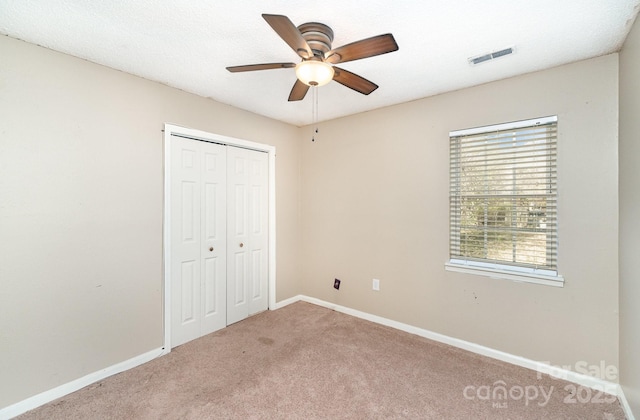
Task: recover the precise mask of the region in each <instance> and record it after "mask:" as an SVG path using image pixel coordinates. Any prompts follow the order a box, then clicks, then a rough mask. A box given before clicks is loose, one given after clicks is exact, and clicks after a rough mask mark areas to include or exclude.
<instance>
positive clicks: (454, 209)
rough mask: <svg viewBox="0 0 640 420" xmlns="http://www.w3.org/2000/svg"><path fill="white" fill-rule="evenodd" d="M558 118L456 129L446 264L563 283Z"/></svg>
mask: <svg viewBox="0 0 640 420" xmlns="http://www.w3.org/2000/svg"><path fill="white" fill-rule="evenodd" d="M556 132H557V117H546V118H540V119H536V120H527V121H519V122H515V123H509V124H501V125H495V126H489V127H481V128H474V129H468V130H460V131H453V132H451V133H449V138H450V174H449V176H450V181H449V188H450V189H449V200H450V204H449V207H450V226H449V229H450V234H449V237H450V242H449V256H450V260H449V263H447V265H446V268H447V269H448V270H452V271H463V272H471V273H474V274H482V275H488V276H491V277H501V278H508V279H512V280H518V281H528V282H535V283H544V284H550V285H556V286H561V285H562V280H563V279H562V277H560V276H559V275H558V271H557V242H558V240H557V230H558V223H557V221H558V219H557V214H558V213H557V182H556V150H557V149H556V137H557V136H556Z"/></svg>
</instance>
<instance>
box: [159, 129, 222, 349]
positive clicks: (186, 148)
mask: <svg viewBox="0 0 640 420" xmlns="http://www.w3.org/2000/svg"><path fill="white" fill-rule="evenodd" d="M170 188H171V192H170V193H171V207H170V208H171V217H170V226H171V227H170V229H171V305H172V306H171V314H172V315H171V339H172V346H177V345H180V344H182V343H185V342H187V341H190V340H193V339H195V338H198V337H200V336H202V335H205V334H208V333H210V332H213V331H216V330H218V329H220V328H223V327H225V326H226V261H227V258H226V147H225V146H222V145H219V144H214V143H207V142H203V141H197V140H192V139H185V138H182V137H177V136H173V137H172V150H171V187H170Z"/></svg>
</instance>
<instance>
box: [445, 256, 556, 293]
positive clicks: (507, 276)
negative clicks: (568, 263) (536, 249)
mask: <svg viewBox="0 0 640 420" xmlns="http://www.w3.org/2000/svg"><path fill="white" fill-rule="evenodd" d="M444 268H445V270H447V271H455V272H457V273H465V274H474V275H477V276H485V277H491V278H492V279H502V280H511V281H515V282H520V283H535V284H543V285H545V286H554V287H564V277H562V276H561V275H555V276H553V275H545V274H536V273H528V272H517V271H511V270H503V269H499V268H494V267H478V266H475V265H470V264H465V263H461V262H452V261H449V262H447V263H445V265H444Z"/></svg>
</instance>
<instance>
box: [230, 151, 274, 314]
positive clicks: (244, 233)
mask: <svg viewBox="0 0 640 420" xmlns="http://www.w3.org/2000/svg"><path fill="white" fill-rule="evenodd" d="M267 168H268V155H267V154H266V153H263V152H258V151H254V150H247V149H240V148H236V147H229V149H228V151H227V250H228V252H227V255H228V262H227V324H233V323H234V322H238V321H240V320H242V319H245V318H246V317H248V316H249V315H253V314H255V313H258V312H261V311H264V310H266V309H267V308H268V277H267V276H268V229H267V225H268V170H267Z"/></svg>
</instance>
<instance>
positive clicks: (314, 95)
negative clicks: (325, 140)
mask: <svg viewBox="0 0 640 420" xmlns="http://www.w3.org/2000/svg"><path fill="white" fill-rule="evenodd" d="M311 100H312V104H311V121H312V126H313V134H312V135H311V141H316V135H317V134H318V86H311Z"/></svg>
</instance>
